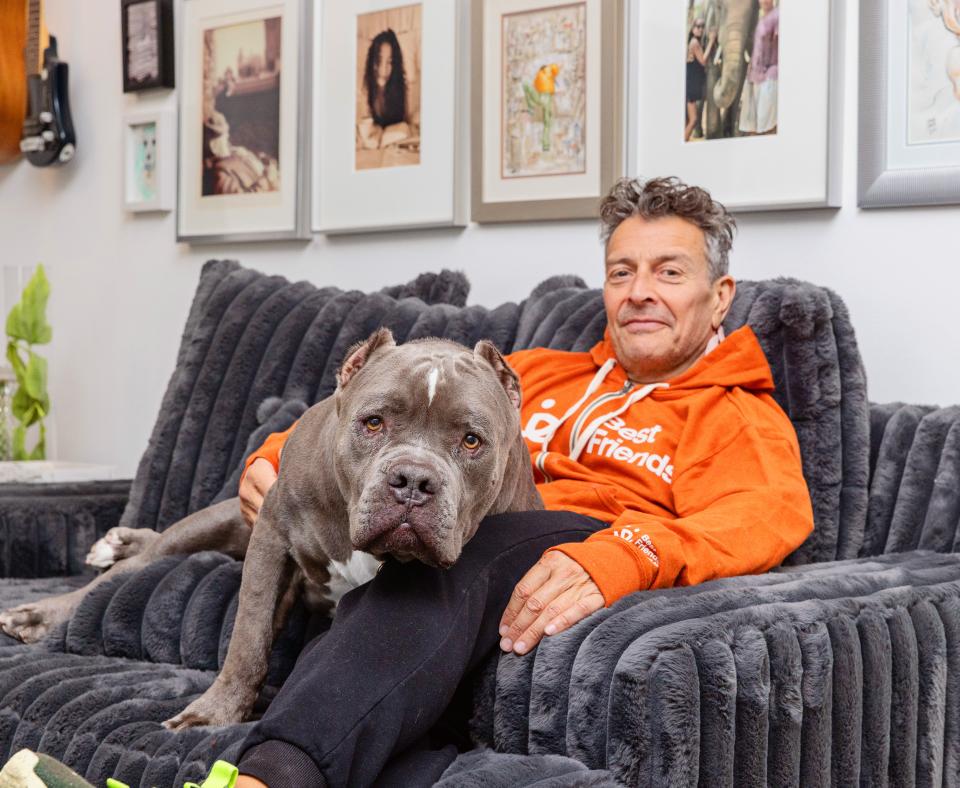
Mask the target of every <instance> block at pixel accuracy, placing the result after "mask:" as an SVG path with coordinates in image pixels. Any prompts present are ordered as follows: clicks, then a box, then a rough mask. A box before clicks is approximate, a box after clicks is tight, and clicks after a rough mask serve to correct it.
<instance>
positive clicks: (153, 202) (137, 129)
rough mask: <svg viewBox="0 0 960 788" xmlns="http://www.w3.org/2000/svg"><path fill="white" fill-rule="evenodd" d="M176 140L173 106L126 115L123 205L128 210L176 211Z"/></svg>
mask: <svg viewBox="0 0 960 788" xmlns="http://www.w3.org/2000/svg"><path fill="white" fill-rule="evenodd" d="M176 139H177V137H176V131H175V129H174V123H173V111H172V110H170V109H160V110H143V111H137V112H129V113H127V114H126V115H125V116H124V118H123V151H124V167H123V178H124V184H123V204H124V207H125V208H126V209H127V210H128V211H135V212H136V211H172V210H173V205H174V179H175V177H176V161H177V153H176V147H175V146H176Z"/></svg>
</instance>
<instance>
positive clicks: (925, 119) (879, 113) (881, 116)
mask: <svg viewBox="0 0 960 788" xmlns="http://www.w3.org/2000/svg"><path fill="white" fill-rule="evenodd" d="M860 41H861V44H860V146H859V149H860V171H859V178H858V180H859V184H858V186H859V188H858V195H857V197H858V200H857V201H858V204H859V205H860V206H861V207H863V208H880V207H887V206H901V205H940V204H946V203H960V5H958V4H957V3H956V2H953V0H950V1H949V2H947V0H897V2H893V1H892V0H872V2H863V3H861V4H860Z"/></svg>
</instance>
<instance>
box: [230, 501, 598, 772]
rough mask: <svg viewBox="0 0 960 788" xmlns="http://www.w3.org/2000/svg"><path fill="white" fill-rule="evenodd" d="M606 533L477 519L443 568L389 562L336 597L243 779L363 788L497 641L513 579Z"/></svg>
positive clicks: (581, 521)
mask: <svg viewBox="0 0 960 788" xmlns="http://www.w3.org/2000/svg"><path fill="white" fill-rule="evenodd" d="M603 527H606V526H605V525H604V524H603V523H600V522H599V521H597V520H594V519H592V518H590V517H585V516H583V515H577V514H572V513H570V512H517V513H510V514H502V515H496V516H493V517H488V518H486V519H485V520H484V521H483V522H482V523H481V525H480V529H479V530H478V532H477V535H476V536H475V537H474V538H473V539H472V540H471V541H470V543H469V544H467V546H466V547H465V548H464V551H463V554H462V555H461V557H460V559H459V560H458V561H457V563H456V564H455V565H454V566H453V567H452V568H450V569H448V570H441V569H432V568H430V567H428V566H425V565H423V564H420V563H417V562H411V563H407V564H400V563H399V562H397V561H394V560H389V561H387V562H386V563H385V564H384V565H383V567H382V568H381V570H380V572H379V573H378V575H377V577H376V578H374V580H373V581H371V582H370V583H369V584H367V585H365V586H362V587H361V588H358V589H355V590H354V591H352V592H351V593H350V594H348V595H347V596H345V597H344V598H343V600H341V602H340V606H339V607H338V609H337V616H336V618H335V620H334V623H333V626H332V627H331V628H330V630H329V632H328V633H327V634H326V635H325V636H324V637H323V638H322V639H321V641H320V642H319V643H317V644H310V646H308V647H307V649H306V650H305V652H304V654H302V655H301V657H300V660H299V662H298V663H297V666H296V668H295V669H294V671H293V673H292V674H291V675H290V677H289V678H288V679H287V681H286V683H285V684H284V686H283V689H282V690H281V692H280V693H279V694H278V695H277V697H276V698H275V699H274V701H273V702H272V703H271V705H270V708H269V709H268V710H267V713H266V714H265V715H264V717H263V719H262V720H261V721H260V722H259V723H258V724H257V725H256V726H255V727H254V729H253V730H252V731H251V733H250V735H249V737H248V738H247V740H246V743H245V753H244V755H243V758H242V759H241V764H240V765H241V772H242V773H243V774H250V775H252V776H254V777H258V778H259V779H261V780H263V781H264V782H266V783H267V784H268V785H270V788H284V787H285V786H306V785H316V784H322V781H321V779H320V774H321V773H322V775H323V777H324V778H325V779H326V780H327V781H328V783H329V784H330V785H336V786H340V785H369V784H371V783H372V782H373V781H374V779H375V778H376V777H377V775H379V774H380V772H381V771H382V770H383V768H384V765H385V764H386V763H387V761H388V760H390V759H391V758H392V757H393V756H395V755H396V754H398V753H400V752H402V751H404V750H406V749H407V748H409V747H410V746H411V745H413V744H414V743H416V742H418V741H421V740H422V738H423V737H424V735H425V734H426V733H427V732H428V731H429V730H430V729H431V728H432V727H433V725H434V723H435V722H436V721H437V720H438V719H439V718H440V716H441V715H442V714H443V712H444V709H446V708H447V706H448V704H449V703H450V701H451V700H452V699H453V697H454V693H455V691H456V689H457V687H458V685H459V684H460V682H461V679H462V678H463V677H464V676H465V675H467V674H468V673H470V672H471V671H472V670H473V669H474V668H476V667H477V666H478V665H479V664H480V662H481V660H482V659H483V658H484V657H485V656H486V655H487V654H488V653H489V652H490V651H491V650H492V649H493V648H495V647H496V645H497V643H498V641H499V633H498V631H497V630H498V626H499V623H500V616H501V615H502V613H503V610H504V608H505V607H506V605H507V602H508V600H509V598H510V594H511V593H512V592H513V588H514V586H515V585H516V583H517V581H519V580H520V578H521V577H523V575H524V574H525V573H526V571H527V570H528V569H529V568H530V567H531V566H532V565H533V564H534V563H536V561H537V560H538V559H539V558H540V556H541V554H542V553H543V552H544V550H546V549H547V548H549V547H552V546H554V545H557V544H561V543H563V542H572V541H582V540H583V539H585V538H586V537H587V536H589V535H590V534H591V533H593V532H595V531H597V530H599V529H601V528H603Z"/></svg>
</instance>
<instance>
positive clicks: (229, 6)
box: [177, 0, 312, 242]
mask: <svg viewBox="0 0 960 788" xmlns="http://www.w3.org/2000/svg"><path fill="white" fill-rule="evenodd" d="M311 5H312V4H310V3H308V2H306V0H268V1H267V2H264V0H186V1H185V2H184V4H183V38H182V41H183V45H182V47H181V56H182V60H181V63H180V75H179V82H180V169H179V187H178V201H177V240H181V241H190V242H200V241H261V240H283V239H298V238H309V206H308V196H309V195H308V192H307V188H306V185H307V177H306V175H305V174H304V173H305V171H306V170H307V169H308V164H307V161H308V159H309V156H308V153H307V145H306V141H307V132H308V126H309V122H310V116H309V112H307V110H306V109H305V108H306V107H307V106H308V105H309V96H310V92H309V89H308V86H309V75H310V69H309V56H310V48H309V33H310V24H309V16H308V14H309V9H310V6H311Z"/></svg>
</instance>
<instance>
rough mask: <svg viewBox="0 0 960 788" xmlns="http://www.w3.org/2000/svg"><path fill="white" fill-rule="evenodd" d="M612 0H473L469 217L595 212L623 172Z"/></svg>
mask: <svg viewBox="0 0 960 788" xmlns="http://www.w3.org/2000/svg"><path fill="white" fill-rule="evenodd" d="M623 14H624V5H623V3H622V2H621V0H579V1H574V0H561V1H560V2H549V0H486V2H484V1H483V0H473V14H472V19H471V23H472V27H471V31H472V37H473V44H472V50H473V68H472V73H473V75H474V77H473V93H472V108H473V113H472V142H473V201H472V209H473V210H472V213H473V219H474V221H477V222H508V221H523V220H537V219H574V218H585V217H592V216H596V215H597V211H598V208H599V202H600V198H601V196H602V195H603V194H605V193H606V191H607V189H608V188H609V187H610V184H611V183H612V182H613V180H614V179H615V178H616V177H617V176H619V175H621V174H622V167H623V157H622V147H623V105H624V102H623V68H624V60H623V52H624V49H623V35H622V33H623Z"/></svg>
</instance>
